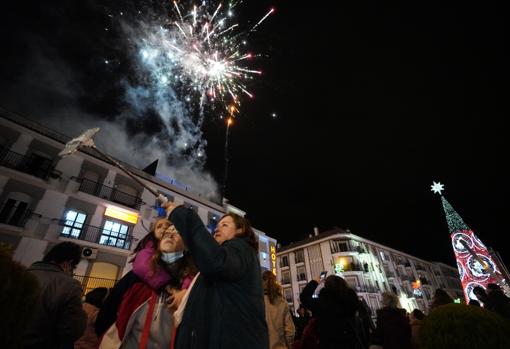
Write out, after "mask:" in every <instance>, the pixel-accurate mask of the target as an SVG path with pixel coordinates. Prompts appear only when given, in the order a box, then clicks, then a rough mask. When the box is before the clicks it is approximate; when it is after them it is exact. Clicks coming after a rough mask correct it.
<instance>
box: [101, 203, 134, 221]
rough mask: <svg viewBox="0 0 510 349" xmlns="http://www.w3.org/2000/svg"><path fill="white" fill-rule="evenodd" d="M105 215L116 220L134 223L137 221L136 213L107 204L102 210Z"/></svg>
mask: <svg viewBox="0 0 510 349" xmlns="http://www.w3.org/2000/svg"><path fill="white" fill-rule="evenodd" d="M104 215H105V216H108V217H112V218H117V219H118V220H121V221H124V222H128V223H133V224H136V222H138V213H136V212H132V211H128V210H125V209H123V208H120V207H115V206H108V207H106V211H105V212H104Z"/></svg>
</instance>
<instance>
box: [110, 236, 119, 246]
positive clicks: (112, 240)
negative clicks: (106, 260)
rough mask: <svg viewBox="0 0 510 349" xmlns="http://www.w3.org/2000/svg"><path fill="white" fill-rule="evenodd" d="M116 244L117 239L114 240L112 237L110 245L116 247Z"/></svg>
mask: <svg viewBox="0 0 510 349" xmlns="http://www.w3.org/2000/svg"><path fill="white" fill-rule="evenodd" d="M116 243H117V239H115V238H112V237H111V238H109V239H108V245H110V246H115V244H116Z"/></svg>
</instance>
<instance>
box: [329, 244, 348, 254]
mask: <svg viewBox="0 0 510 349" xmlns="http://www.w3.org/2000/svg"><path fill="white" fill-rule="evenodd" d="M348 251H349V245H348V244H347V241H333V242H332V245H331V252H332V253H339V252H348Z"/></svg>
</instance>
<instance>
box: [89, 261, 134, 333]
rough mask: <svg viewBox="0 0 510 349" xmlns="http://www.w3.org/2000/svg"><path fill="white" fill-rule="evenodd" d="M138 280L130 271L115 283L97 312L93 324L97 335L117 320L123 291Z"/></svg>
mask: <svg viewBox="0 0 510 349" xmlns="http://www.w3.org/2000/svg"><path fill="white" fill-rule="evenodd" d="M139 280H140V279H139V278H138V277H137V276H136V275H135V273H133V272H132V271H130V272H129V273H127V274H126V275H124V276H123V277H122V279H120V280H119V282H117V284H115V286H114V287H113V289H112V291H111V292H110V294H109V295H108V297H106V299H105V301H104V303H103V305H102V306H101V308H100V309H99V312H98V313H97V318H96V323H95V325H94V326H95V329H96V333H97V335H98V336H102V335H103V334H104V333H105V332H106V331H107V330H108V329H109V328H110V326H111V325H113V323H114V322H115V321H116V320H117V311H118V310H119V306H120V303H121V302H122V297H123V296H124V293H126V291H127V290H128V289H129V288H130V287H131V286H132V285H133V284H134V283H135V282H138V281H139Z"/></svg>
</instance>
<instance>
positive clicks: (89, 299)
mask: <svg viewBox="0 0 510 349" xmlns="http://www.w3.org/2000/svg"><path fill="white" fill-rule="evenodd" d="M107 294H108V289H107V288H106V287H97V288H95V289H93V290H91V291H89V293H87V294H86V295H85V303H89V304H92V305H94V306H96V307H98V308H101V306H102V305H103V302H104V300H105V298H106V295H107Z"/></svg>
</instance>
